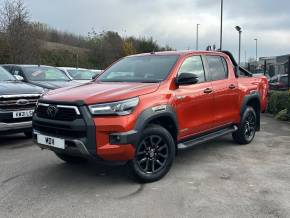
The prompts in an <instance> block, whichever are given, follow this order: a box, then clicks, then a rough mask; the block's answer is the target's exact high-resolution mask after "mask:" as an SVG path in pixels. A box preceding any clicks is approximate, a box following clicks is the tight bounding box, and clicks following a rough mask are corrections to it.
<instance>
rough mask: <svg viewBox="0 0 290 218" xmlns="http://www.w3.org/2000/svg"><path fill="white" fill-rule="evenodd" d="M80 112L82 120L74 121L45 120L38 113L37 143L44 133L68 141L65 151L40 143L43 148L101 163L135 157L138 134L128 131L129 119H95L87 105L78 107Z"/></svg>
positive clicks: (35, 134)
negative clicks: (39, 136) (38, 135)
mask: <svg viewBox="0 0 290 218" xmlns="http://www.w3.org/2000/svg"><path fill="white" fill-rule="evenodd" d="M50 104H51V103H50ZM54 104H57V103H54ZM78 109H79V112H80V117H79V118H78V119H76V120H74V121H59V120H51V119H46V118H42V117H38V116H37V113H35V114H34V116H33V129H34V134H33V136H34V142H35V143H37V134H42V135H46V136H51V137H57V138H60V139H64V140H65V149H58V148H54V147H50V146H46V145H42V144H38V143H37V144H38V146H39V147H40V148H43V149H49V150H52V151H55V152H60V153H66V154H69V155H74V156H82V157H86V158H92V159H96V160H102V161H128V160H131V159H133V158H134V156H135V146H134V143H135V140H136V136H137V132H136V131H127V129H126V128H129V127H128V125H127V124H128V122H127V119H128V118H126V117H125V116H124V117H121V116H120V117H103V118H100V117H98V118H94V117H92V116H91V114H90V113H89V111H88V108H87V107H86V106H84V105H83V106H78Z"/></svg>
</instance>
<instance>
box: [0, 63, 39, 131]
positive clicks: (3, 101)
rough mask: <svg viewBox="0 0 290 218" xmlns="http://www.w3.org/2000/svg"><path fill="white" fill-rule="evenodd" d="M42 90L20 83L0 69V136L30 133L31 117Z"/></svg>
mask: <svg viewBox="0 0 290 218" xmlns="http://www.w3.org/2000/svg"><path fill="white" fill-rule="evenodd" d="M42 92H43V89H42V88H40V87H38V86H35V85H31V84H28V83H24V82H21V81H19V80H17V79H16V78H15V77H14V76H12V75H11V74H10V73H9V72H7V71H6V70H5V69H4V68H2V67H0V134H9V133H20V132H24V133H25V135H26V136H31V133H32V129H31V128H32V115H33V112H34V109H35V106H36V102H37V100H38V98H39V97H40V96H41V94H42Z"/></svg>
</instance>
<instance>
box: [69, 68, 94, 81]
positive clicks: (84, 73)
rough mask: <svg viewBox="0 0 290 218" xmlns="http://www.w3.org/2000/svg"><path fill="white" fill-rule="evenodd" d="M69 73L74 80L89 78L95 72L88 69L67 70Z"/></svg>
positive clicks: (91, 77)
mask: <svg viewBox="0 0 290 218" xmlns="http://www.w3.org/2000/svg"><path fill="white" fill-rule="evenodd" d="M68 73H69V75H70V76H71V77H72V78H73V79H76V80H91V79H93V76H95V75H96V73H94V72H92V71H89V70H78V69H75V70H68Z"/></svg>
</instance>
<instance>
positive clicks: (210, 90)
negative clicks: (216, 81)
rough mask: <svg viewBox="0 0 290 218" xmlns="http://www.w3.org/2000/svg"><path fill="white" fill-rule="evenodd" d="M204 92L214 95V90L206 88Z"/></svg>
mask: <svg viewBox="0 0 290 218" xmlns="http://www.w3.org/2000/svg"><path fill="white" fill-rule="evenodd" d="M203 92H204V93H206V94H209V93H212V89H210V88H206V89H205V90H203Z"/></svg>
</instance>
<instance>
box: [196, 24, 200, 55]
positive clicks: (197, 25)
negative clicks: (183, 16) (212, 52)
mask: <svg viewBox="0 0 290 218" xmlns="http://www.w3.org/2000/svg"><path fill="white" fill-rule="evenodd" d="M199 25H200V24H199V23H198V24H196V50H198V27H199Z"/></svg>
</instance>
